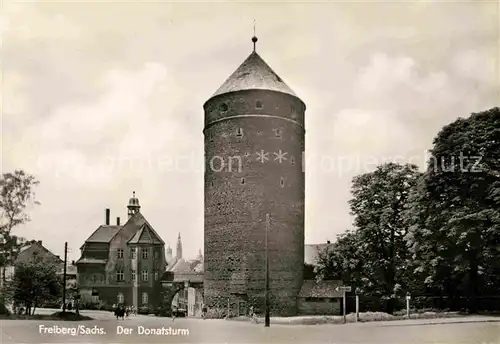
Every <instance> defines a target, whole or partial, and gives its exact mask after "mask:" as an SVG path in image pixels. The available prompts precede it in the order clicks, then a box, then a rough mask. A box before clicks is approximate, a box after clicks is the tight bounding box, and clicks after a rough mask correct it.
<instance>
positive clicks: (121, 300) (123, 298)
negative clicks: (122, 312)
mask: <svg viewBox="0 0 500 344" xmlns="http://www.w3.org/2000/svg"><path fill="white" fill-rule="evenodd" d="M116 299H117V301H118V303H125V296H123V293H118V296H117V298H116Z"/></svg>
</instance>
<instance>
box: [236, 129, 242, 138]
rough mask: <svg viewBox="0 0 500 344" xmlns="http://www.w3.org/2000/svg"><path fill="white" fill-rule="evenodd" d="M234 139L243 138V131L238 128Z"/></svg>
mask: <svg viewBox="0 0 500 344" xmlns="http://www.w3.org/2000/svg"><path fill="white" fill-rule="evenodd" d="M236 137H239V138H241V137H243V129H242V128H238V131H237V132H236Z"/></svg>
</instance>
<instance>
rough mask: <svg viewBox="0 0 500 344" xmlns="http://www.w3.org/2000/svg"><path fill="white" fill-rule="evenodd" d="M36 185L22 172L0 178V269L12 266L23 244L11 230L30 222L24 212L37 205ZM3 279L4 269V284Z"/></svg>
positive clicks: (28, 175)
mask: <svg viewBox="0 0 500 344" xmlns="http://www.w3.org/2000/svg"><path fill="white" fill-rule="evenodd" d="M38 183H39V182H38V181H37V180H36V179H35V177H34V176H32V175H30V174H27V173H26V172H24V171H22V170H17V171H15V172H14V173H4V174H2V176H1V177H0V267H5V266H8V265H12V264H13V262H14V259H15V256H16V254H17V252H18V250H19V248H20V247H21V245H22V244H23V242H24V240H23V239H22V238H19V237H17V236H15V235H12V229H13V228H15V227H17V226H19V225H22V224H24V223H26V222H28V221H29V220H30V218H29V216H28V214H27V213H26V210H27V207H28V206H29V205H30V204H31V203H34V204H39V202H37V201H36V200H35V194H34V191H33V189H34V187H35V186H36V185H38ZM5 277H6V276H5V269H2V276H1V278H2V281H3V282H4V283H5V280H6V278H5Z"/></svg>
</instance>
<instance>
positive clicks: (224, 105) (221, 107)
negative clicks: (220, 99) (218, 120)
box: [220, 103, 229, 112]
mask: <svg viewBox="0 0 500 344" xmlns="http://www.w3.org/2000/svg"><path fill="white" fill-rule="evenodd" d="M227 110H229V106H228V105H227V104H226V103H222V104H220V111H221V112H226V111H227Z"/></svg>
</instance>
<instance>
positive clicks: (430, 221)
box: [408, 108, 500, 311]
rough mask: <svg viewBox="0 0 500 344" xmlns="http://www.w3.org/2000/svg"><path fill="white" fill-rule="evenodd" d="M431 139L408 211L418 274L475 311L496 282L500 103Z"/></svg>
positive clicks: (499, 265) (499, 280) (499, 269)
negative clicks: (464, 298) (480, 297)
mask: <svg viewBox="0 0 500 344" xmlns="http://www.w3.org/2000/svg"><path fill="white" fill-rule="evenodd" d="M433 144H434V147H433V149H432V150H431V153H432V156H431V159H430V160H429V162H428V165H427V171H426V172H425V175H424V177H423V179H422V182H421V184H420V185H419V187H418V188H417V189H416V190H415V193H414V195H412V207H411V209H410V210H409V215H408V219H409V223H410V224H411V235H410V243H411V252H412V254H413V259H414V262H415V274H416V275H417V276H418V278H420V279H422V280H423V281H424V284H425V286H426V288H427V289H428V290H430V291H431V292H434V293H439V294H442V295H449V296H452V297H455V298H457V297H460V296H467V297H468V298H470V300H471V303H470V304H469V309H470V310H471V311H476V310H477V308H478V304H477V296H478V295H480V294H488V293H497V292H498V288H499V287H500V251H499V249H498V247H499V246H498V243H499V242H500V109H499V108H494V109H491V110H488V111H485V112H481V113H476V114H472V116H471V117H469V118H467V119H463V118H460V119H458V120H456V121H455V122H453V123H451V124H449V125H447V126H445V127H444V128H443V129H442V130H441V131H440V132H439V133H438V135H437V137H436V138H435V139H434V143H433Z"/></svg>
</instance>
